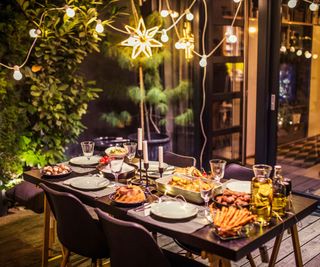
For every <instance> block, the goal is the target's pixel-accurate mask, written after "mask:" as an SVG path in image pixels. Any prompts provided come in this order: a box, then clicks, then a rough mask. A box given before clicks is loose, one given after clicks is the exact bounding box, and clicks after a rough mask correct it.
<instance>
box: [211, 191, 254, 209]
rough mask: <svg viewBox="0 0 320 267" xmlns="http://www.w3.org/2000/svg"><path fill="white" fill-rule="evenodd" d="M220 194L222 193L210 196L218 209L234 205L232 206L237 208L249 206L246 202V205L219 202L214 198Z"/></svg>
mask: <svg viewBox="0 0 320 267" xmlns="http://www.w3.org/2000/svg"><path fill="white" fill-rule="evenodd" d="M222 195H223V194H218V195H215V196H214V197H213V198H212V200H213V202H214V204H215V206H216V207H217V208H219V209H221V208H222V207H230V206H234V207H237V208H248V207H250V204H247V205H235V204H229V205H228V204H222V203H220V202H218V201H217V200H216V198H217V197H219V196H222Z"/></svg>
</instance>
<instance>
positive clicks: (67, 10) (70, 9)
mask: <svg viewBox="0 0 320 267" xmlns="http://www.w3.org/2000/svg"><path fill="white" fill-rule="evenodd" d="M65 8H66V14H67V16H68V17H70V18H72V17H74V15H75V14H76V12H75V11H74V10H73V9H72V8H71V7H69V6H66V7H65Z"/></svg>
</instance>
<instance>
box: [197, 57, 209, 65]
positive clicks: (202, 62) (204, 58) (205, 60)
mask: <svg viewBox="0 0 320 267" xmlns="http://www.w3.org/2000/svg"><path fill="white" fill-rule="evenodd" d="M207 64H208V62H207V56H206V55H203V56H202V57H201V59H200V61H199V65H200V67H202V68H204V67H206V66H207Z"/></svg>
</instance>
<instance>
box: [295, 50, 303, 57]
mask: <svg viewBox="0 0 320 267" xmlns="http://www.w3.org/2000/svg"><path fill="white" fill-rule="evenodd" d="M296 54H297V56H298V57H301V56H302V50H301V49H299V50H298V51H297V53H296Z"/></svg>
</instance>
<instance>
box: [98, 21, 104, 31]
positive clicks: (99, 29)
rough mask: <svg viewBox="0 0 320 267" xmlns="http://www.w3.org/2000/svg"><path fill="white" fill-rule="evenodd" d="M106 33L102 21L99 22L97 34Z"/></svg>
mask: <svg viewBox="0 0 320 267" xmlns="http://www.w3.org/2000/svg"><path fill="white" fill-rule="evenodd" d="M103 31H104V28H103V25H102V23H101V20H100V19H98V20H97V25H96V32H97V33H102V32H103Z"/></svg>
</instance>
